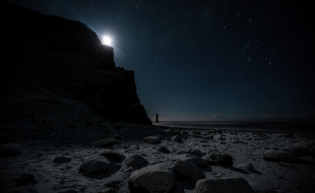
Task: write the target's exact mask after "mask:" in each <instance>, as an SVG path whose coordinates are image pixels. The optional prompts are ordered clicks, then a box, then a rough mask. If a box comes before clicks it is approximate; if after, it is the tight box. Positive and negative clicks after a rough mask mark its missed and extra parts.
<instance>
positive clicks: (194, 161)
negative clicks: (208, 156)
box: [184, 157, 210, 168]
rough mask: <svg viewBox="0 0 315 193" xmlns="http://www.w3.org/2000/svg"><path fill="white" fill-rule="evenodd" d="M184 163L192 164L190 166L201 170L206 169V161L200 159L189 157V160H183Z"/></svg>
mask: <svg viewBox="0 0 315 193" xmlns="http://www.w3.org/2000/svg"><path fill="white" fill-rule="evenodd" d="M184 161H185V162H189V163H192V164H195V165H196V166H199V167H201V168H205V167H208V166H209V165H208V163H207V161H206V160H203V159H202V158H200V157H191V158H188V159H185V160H184ZM209 167H210V166H209Z"/></svg>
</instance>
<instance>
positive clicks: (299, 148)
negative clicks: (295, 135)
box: [285, 141, 315, 157]
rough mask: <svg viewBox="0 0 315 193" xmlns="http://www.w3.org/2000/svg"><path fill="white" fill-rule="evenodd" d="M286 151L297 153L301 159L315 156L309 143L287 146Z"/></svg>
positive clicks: (303, 142)
mask: <svg viewBox="0 0 315 193" xmlns="http://www.w3.org/2000/svg"><path fill="white" fill-rule="evenodd" d="M285 149H288V150H290V151H291V152H293V153H295V154H296V155H298V156H299V157H306V156H314V155H315V154H314V152H313V151H312V150H311V148H310V147H309V143H308V142H307V141H300V142H298V143H295V144H292V145H287V146H286V147H285Z"/></svg>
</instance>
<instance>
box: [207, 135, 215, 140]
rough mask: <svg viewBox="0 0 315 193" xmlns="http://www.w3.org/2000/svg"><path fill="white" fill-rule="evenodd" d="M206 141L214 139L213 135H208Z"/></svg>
mask: <svg viewBox="0 0 315 193" xmlns="http://www.w3.org/2000/svg"><path fill="white" fill-rule="evenodd" d="M205 139H213V135H207V136H205Z"/></svg>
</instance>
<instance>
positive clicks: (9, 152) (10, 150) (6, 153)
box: [0, 143, 23, 158]
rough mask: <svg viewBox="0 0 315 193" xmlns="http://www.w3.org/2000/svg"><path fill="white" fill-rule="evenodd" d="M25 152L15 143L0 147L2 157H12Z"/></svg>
mask: <svg viewBox="0 0 315 193" xmlns="http://www.w3.org/2000/svg"><path fill="white" fill-rule="evenodd" d="M22 152H23V148H22V147H20V146H19V145H17V144H15V143H8V144H4V145H0V157H1V158H5V157H12V156H16V155H18V154H20V153H22Z"/></svg>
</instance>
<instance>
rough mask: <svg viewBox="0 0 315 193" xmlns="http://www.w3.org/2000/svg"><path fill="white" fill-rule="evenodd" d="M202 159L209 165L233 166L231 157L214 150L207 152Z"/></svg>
mask: <svg viewBox="0 0 315 193" xmlns="http://www.w3.org/2000/svg"><path fill="white" fill-rule="evenodd" d="M203 159H204V160H206V161H207V162H208V164H210V165H222V166H229V167H232V166H233V160H232V156H230V155H229V154H227V153H224V152H219V151H218V150H216V149H213V150H209V151H208V152H207V154H206V155H205V156H204V157H203Z"/></svg>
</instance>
